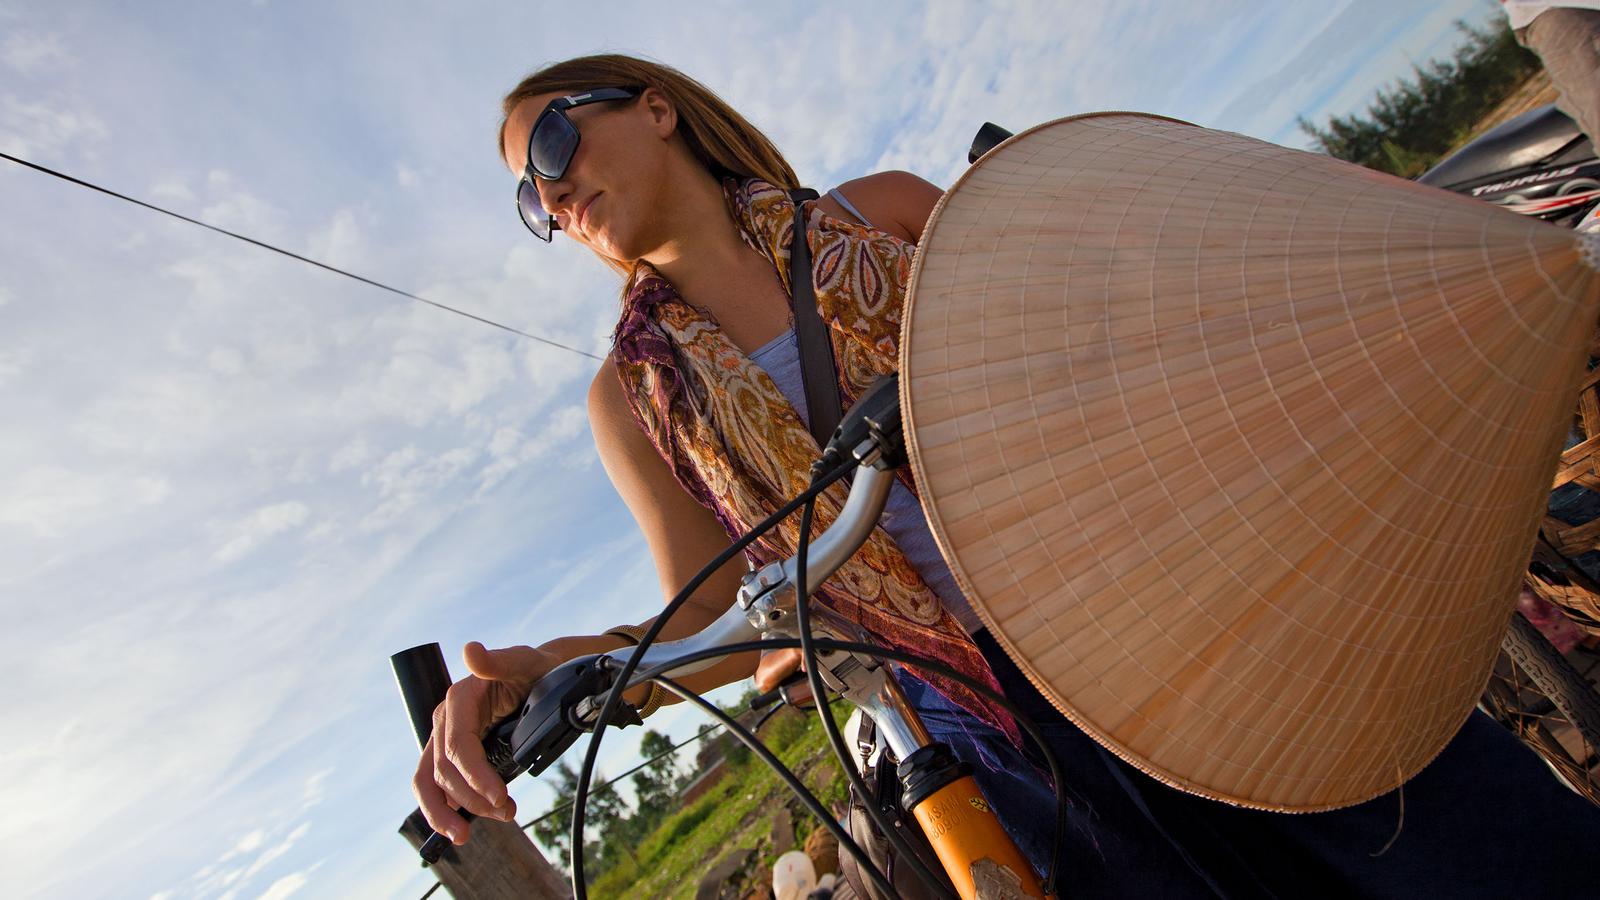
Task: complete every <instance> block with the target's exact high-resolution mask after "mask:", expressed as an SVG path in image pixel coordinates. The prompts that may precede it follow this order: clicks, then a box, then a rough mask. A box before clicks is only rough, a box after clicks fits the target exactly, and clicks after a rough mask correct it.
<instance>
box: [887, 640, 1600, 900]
mask: <svg viewBox="0 0 1600 900" xmlns="http://www.w3.org/2000/svg"><path fill="white" fill-rule="evenodd" d="M975 640H976V641H977V643H978V648H979V649H980V650H981V651H982V652H983V655H984V657H985V658H987V659H988V660H989V664H990V666H991V667H993V669H994V671H995V676H996V677H997V679H998V680H999V682H1000V687H1001V689H1002V690H1003V691H1004V692H1005V693H1006V696H1007V697H1008V698H1010V699H1011V701H1012V702H1013V703H1016V704H1017V705H1018V706H1020V707H1021V708H1022V710H1023V712H1024V714H1025V715H1027V716H1028V718H1029V719H1030V720H1031V721H1033V722H1034V723H1035V724H1036V725H1037V726H1038V727H1039V730H1040V731H1041V732H1043V734H1044V737H1045V740H1046V741H1047V742H1048V743H1049V745H1050V748H1051V750H1052V752H1054V753H1055V755H1056V757H1057V759H1058V760H1059V761H1060V763H1061V766H1062V770H1063V772H1064V773H1065V778H1066V782H1067V783H1066V785H1065V788H1066V790H1067V795H1068V800H1069V808H1068V827H1067V831H1066V834H1065V835H1064V838H1063V846H1062V850H1061V853H1060V855H1059V856H1058V858H1057V859H1058V866H1059V868H1060V872H1061V874H1060V875H1059V876H1058V883H1059V885H1060V889H1059V893H1060V894H1061V895H1062V896H1079V897H1161V898H1166V897H1205V896H1225V897H1303V896H1338V897H1417V896H1427V895H1429V894H1432V895H1435V896H1437V897H1440V898H1443V897H1450V898H1452V900H1453V898H1458V897H1484V898H1490V897H1493V898H1502V897H1517V898H1523V897H1579V896H1594V895H1595V894H1596V885H1597V880H1596V877H1595V876H1594V875H1593V874H1592V869H1591V865H1592V863H1593V860H1594V850H1595V848H1596V847H1600V809H1597V808H1596V807H1594V806H1592V805H1591V804H1589V803H1588V802H1587V801H1585V800H1583V799H1582V798H1580V797H1578V796H1577V795H1576V794H1573V793H1572V792H1571V791H1569V790H1567V789H1566V788H1565V787H1563V786H1562V785H1561V784H1560V783H1559V782H1557V781H1556V780H1555V778H1554V777H1552V776H1551V775H1550V772H1549V770H1548V769H1547V768H1546V767H1545V765H1544V763H1543V762H1542V761H1541V760H1540V759H1539V758H1538V757H1537V756H1536V755H1534V753H1533V752H1532V751H1531V750H1529V749H1528V748H1527V747H1525V746H1523V744H1522V742H1521V741H1519V740H1517V738H1516V737H1515V736H1513V735H1512V734H1511V733H1509V732H1507V731H1506V730H1505V729H1503V728H1501V727H1500V726H1499V725H1497V724H1495V723H1494V722H1493V721H1492V720H1491V719H1489V718H1488V717H1487V716H1484V715H1483V714H1481V713H1477V712H1474V713H1473V714H1472V716H1471V717H1470V718H1469V719H1468V721H1467V723H1466V725H1464V726H1463V727H1462V729H1461V731H1460V732H1459V733H1458V734H1457V735H1456V737H1455V738H1454V739H1453V740H1452V741H1451V742H1450V744H1449V745H1448V746H1447V747H1446V748H1445V750H1444V752H1443V753H1441V754H1440V755H1439V757H1438V758H1437V759H1435V760H1434V761H1433V762H1432V763H1431V764H1429V765H1428V767H1427V768H1425V769H1424V770H1423V771H1422V772H1421V773H1419V774H1418V775H1417V776H1415V777H1414V778H1412V779H1411V780H1410V781H1409V782H1407V783H1406V784H1405V785H1404V786H1403V787H1402V788H1401V789H1400V790H1399V791H1395V792H1391V793H1389V794H1385V795H1383V796H1381V797H1378V798H1376V799H1374V800H1370V801H1368V802H1366V803H1362V804H1359V805H1356V806H1352V807H1348V808H1345V809H1340V810H1335V811H1333V812H1326V813H1311V814H1302V815H1289V814H1283V813H1270V812H1262V811H1260V810H1248V809H1240V808H1237V807H1233V806H1228V805H1227V804H1224V803H1218V802H1215V801H1211V800H1206V799H1203V798H1200V797H1195V796H1193V795H1191V794H1185V793H1183V792H1181V791H1178V790H1175V789H1173V788H1170V787H1167V786H1166V785H1164V784H1162V783H1160V782H1158V781H1156V780H1154V779H1152V778H1150V777H1149V776H1147V775H1145V774H1144V773H1142V772H1140V771H1138V770H1137V769H1135V768H1133V767H1132V766H1129V765H1127V764H1126V763H1123V762H1122V761H1120V760H1118V759H1116V758H1115V757H1114V756H1112V755H1111V754H1110V753H1109V752H1107V751H1106V750H1104V749H1102V748H1101V747H1100V746H1099V745H1098V744H1096V743H1095V742H1094V741H1093V740H1091V739H1090V738H1089V737H1088V736H1087V735H1085V734H1084V733H1083V732H1082V731H1081V730H1079V729H1078V728H1077V726H1075V725H1073V724H1072V723H1071V722H1069V721H1067V719H1066V718H1065V717H1063V716H1062V715H1061V714H1060V713H1059V712H1058V711H1056V709H1055V708H1054V707H1053V706H1051V705H1050V703H1049V701H1047V700H1045V698H1044V697H1043V696H1041V695H1040V694H1039V692H1038V691H1036V690H1035V689H1034V688H1033V686H1032V684H1031V683H1029V682H1028V680H1027V678H1026V677H1025V676H1023V675H1022V673H1021V672H1020V671H1018V670H1017V668H1016V666H1015V665H1014V664H1013V663H1012V662H1011V660H1010V658H1009V657H1007V656H1006V655H1005V652H1004V651H1003V650H1001V649H1000V647H999V645H998V644H997V643H996V642H995V641H994V639H993V638H992V637H990V636H989V635H988V633H987V632H979V633H978V634H977V635H976V636H975ZM899 680H900V683H901V685H902V686H903V687H904V688H905V691H906V695H907V697H908V699H910V701H911V703H912V705H913V706H915V707H916V708H917V710H918V712H919V713H921V715H922V717H923V721H924V723H925V724H926V725H927V727H928V731H929V732H930V733H931V734H932V735H933V736H934V737H935V738H936V739H938V740H941V741H943V742H945V743H947V744H949V745H950V747H951V749H952V750H953V751H954V752H955V754H956V755H957V756H958V757H960V758H961V759H962V760H964V761H966V762H967V763H969V764H970V765H971V766H972V767H973V769H974V772H973V774H974V776H975V777H976V778H977V781H978V784H979V786H980V787H981V788H982V789H983V791H984V793H985V795H986V796H987V797H988V798H989V799H990V800H991V801H992V803H993V805H994V809H995V812H996V815H997V816H999V818H1000V822H1001V824H1002V825H1003V826H1004V827H1005V828H1006V830H1007V831H1008V832H1009V833H1010V834H1011V835H1012V837H1013V839H1015V840H1016V842H1017V845H1018V847H1019V848H1020V849H1021V850H1022V852H1023V853H1024V855H1026V856H1027V857H1028V859H1029V861H1030V862H1032V863H1033V865H1034V867H1035V868H1036V869H1038V870H1039V871H1040V873H1041V874H1042V873H1043V870H1044V863H1045V861H1046V860H1047V859H1048V856H1049V847H1050V841H1051V833H1052V830H1053V825H1054V821H1055V798H1054V794H1053V793H1052V792H1051V790H1050V788H1049V784H1048V777H1047V776H1046V775H1045V774H1044V773H1043V771H1041V769H1040V768H1038V767H1036V766H1035V764H1034V761H1033V760H1032V759H1030V758H1029V757H1030V754H1029V753H1028V752H1026V751H1019V750H1017V749H1016V748H1014V747H1012V746H1011V743H1010V742H1009V741H1008V740H1007V739H1006V738H1005V736H1004V735H1003V734H1002V733H1000V732H999V731H997V730H996V729H994V728H991V727H989V726H987V725H985V724H984V723H983V722H981V721H980V720H978V719H977V718H975V717H974V716H972V715H971V714H969V713H967V712H965V711H964V710H962V709H960V708H959V707H956V706H955V705H954V704H952V703H951V702H950V701H949V700H947V699H945V698H944V697H943V696H942V695H940V694H939V693H938V692H937V691H936V690H934V689H933V688H931V687H929V686H928V685H927V684H925V683H924V682H922V681H920V680H919V679H917V678H915V677H913V676H910V675H907V674H904V673H900V678H899ZM1401 795H1403V806H1404V814H1403V818H1402V815H1401V805H1402V797H1401ZM1397 832H1398V833H1397ZM1391 839H1392V842H1391ZM1386 845H1387V849H1385V848H1386Z"/></svg>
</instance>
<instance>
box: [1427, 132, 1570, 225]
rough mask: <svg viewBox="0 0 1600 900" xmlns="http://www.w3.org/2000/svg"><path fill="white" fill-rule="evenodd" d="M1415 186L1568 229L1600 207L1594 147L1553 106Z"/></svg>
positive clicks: (1474, 146)
mask: <svg viewBox="0 0 1600 900" xmlns="http://www.w3.org/2000/svg"><path fill="white" fill-rule="evenodd" d="M1417 181H1419V182H1421V183H1422V184H1429V185H1433V186H1434V187H1440V188H1444V189H1445V190H1447V191H1454V192H1455V193H1458V194H1466V195H1467V196H1469V197H1476V198H1478V199H1479V200H1483V201H1485V202H1488V203H1494V204H1497V205H1499V206H1503V207H1505V208H1506V209H1508V210H1510V211H1511V212H1514V213H1518V214H1520V215H1524V216H1536V217H1538V218H1540V219H1544V220H1545V221H1547V222H1553V223H1555V224H1558V225H1566V226H1569V227H1574V226H1577V225H1578V224H1579V223H1580V222H1581V221H1583V219H1584V217H1585V215H1586V214H1588V213H1589V212H1591V211H1592V210H1594V209H1595V208H1596V207H1597V206H1600V158H1596V156H1595V148H1594V144H1593V143H1591V142H1590V140H1589V138H1587V137H1585V136H1584V134H1583V132H1582V131H1580V130H1579V129H1578V124H1577V123H1576V122H1574V121H1573V120H1572V118H1571V117H1570V116H1568V115H1567V114H1566V113H1563V112H1562V111H1561V110H1559V109H1557V108H1556V107H1555V105H1554V104H1550V105H1548V106H1541V107H1539V108H1538V109H1532V110H1529V111H1528V112H1525V113H1523V114H1522V115H1520V116H1517V117H1516V118H1514V119H1511V120H1509V121H1506V122H1503V123H1501V124H1500V125H1497V126H1495V127H1494V128H1492V129H1490V130H1489V131H1487V132H1484V133H1483V134H1481V135H1479V136H1478V137H1476V138H1474V139H1473V140H1472V141H1471V142H1469V143H1468V144H1467V145H1466V146H1464V147H1462V148H1461V149H1459V150H1457V151H1456V152H1455V153H1452V154H1450V155H1449V156H1447V157H1445V158H1444V159H1443V160H1441V161H1440V162H1439V163H1438V164H1437V165H1435V166H1434V167H1433V168H1431V169H1429V170H1428V171H1426V172H1424V173H1423V174H1422V175H1420V176H1418V178H1417Z"/></svg>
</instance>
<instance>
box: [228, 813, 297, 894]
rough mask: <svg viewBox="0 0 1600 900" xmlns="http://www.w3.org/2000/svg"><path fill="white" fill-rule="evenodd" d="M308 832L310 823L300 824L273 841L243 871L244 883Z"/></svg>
mask: <svg viewBox="0 0 1600 900" xmlns="http://www.w3.org/2000/svg"><path fill="white" fill-rule="evenodd" d="M310 830H311V823H310V822H302V823H300V824H299V825H298V826H296V828H295V829H294V830H293V831H291V832H289V834H288V835H287V836H285V837H283V838H282V839H280V840H278V841H275V842H274V843H272V844H271V845H269V846H268V847H267V849H265V850H263V851H261V855H260V856H257V857H256V858H255V860H254V861H253V862H251V863H250V867H249V868H247V869H245V870H244V878H245V880H246V881H248V880H250V879H251V878H253V877H254V876H255V874H256V873H257V872H260V871H261V870H262V869H264V868H266V867H267V866H268V865H271V864H272V862H273V861H274V860H276V859H278V858H279V857H281V856H283V855H284V854H285V853H288V852H289V851H290V850H293V849H294V845H295V843H296V842H298V841H299V840H300V839H301V838H303V837H305V836H306V832H308V831H310ZM284 896H288V895H284Z"/></svg>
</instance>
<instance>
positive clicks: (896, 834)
mask: <svg viewBox="0 0 1600 900" xmlns="http://www.w3.org/2000/svg"><path fill="white" fill-rule="evenodd" d="M816 505H817V501H816V498H815V497H812V498H811V499H810V500H807V501H806V503H805V506H803V507H801V510H800V538H799V540H798V541H797V546H796V549H795V579H794V580H795V586H794V591H795V627H796V628H797V629H798V630H799V632H800V658H801V668H803V669H804V670H805V673H806V682H807V683H808V684H809V685H810V686H811V697H812V700H813V702H815V703H816V705H817V716H818V718H820V719H821V720H822V732H823V734H825V735H827V736H828V744H829V746H830V747H832V749H833V755H834V757H835V758H836V759H838V761H839V767H840V769H842V770H843V771H844V773H845V777H846V778H847V779H849V781H850V786H851V789H852V790H854V791H856V792H857V793H858V794H859V796H861V797H862V798H867V797H871V796H872V793H871V791H869V790H868V789H867V783H866V779H864V778H862V777H861V772H860V771H859V770H858V769H857V768H856V763H855V760H854V759H853V758H852V757H851V755H850V750H849V748H848V747H846V746H845V742H844V737H843V736H841V735H840V734H839V725H838V723H837V722H835V721H833V707H832V704H831V703H830V701H829V700H828V692H827V688H826V686H825V685H824V684H823V683H822V670H821V668H820V667H819V666H818V665H817V648H816V644H815V636H814V635H813V634H812V633H811V618H810V614H809V612H808V610H809V609H810V607H811V603H810V599H811V596H810V594H809V593H808V591H807V585H806V550H807V548H808V546H809V544H810V543H811V514H812V512H813V511H814V510H815V508H816ZM884 677H885V678H893V677H894V675H893V674H892V673H890V672H888V671H885V672H884ZM862 807H863V808H864V809H865V810H866V813H867V816H868V817H869V818H870V819H872V824H873V825H875V826H877V828H878V830H879V831H880V832H882V833H883V835H884V837H885V838H887V839H888V840H889V843H890V844H893V845H894V848H895V851H896V852H898V853H899V854H900V855H901V856H902V857H904V858H905V860H906V863H907V864H908V865H910V866H911V869H912V871H914V872H915V873H916V874H917V878H918V879H919V880H920V881H921V882H922V883H923V885H924V886H926V887H927V888H928V890H930V891H932V892H933V895H934V896H936V897H941V898H948V900H956V897H955V894H954V893H953V892H951V891H950V890H949V889H948V888H947V887H946V886H945V884H944V883H943V882H942V881H941V880H940V879H939V877H938V876H937V875H935V874H934V873H933V872H932V870H930V869H929V868H928V866H927V864H926V863H924V862H923V860H922V857H921V856H920V855H919V854H918V853H917V852H916V851H915V850H913V849H912V848H911V845H910V844H908V843H907V842H906V840H905V837H904V836H903V835H902V834H901V833H900V829H899V828H897V827H895V825H894V823H892V822H890V821H889V819H888V817H887V816H886V815H884V812H883V810H882V809H879V808H878V804H877V803H871V802H869V803H863V804H862ZM892 893H893V892H892V891H891V895H892Z"/></svg>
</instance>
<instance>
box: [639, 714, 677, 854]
mask: <svg viewBox="0 0 1600 900" xmlns="http://www.w3.org/2000/svg"><path fill="white" fill-rule="evenodd" d="M671 750H672V738H669V737H667V736H666V735H664V734H662V733H661V732H659V731H646V732H645V733H644V737H642V738H640V739H639V755H641V756H643V757H644V758H645V759H653V758H655V757H658V756H659V757H661V758H660V759H656V760H655V762H652V763H650V764H649V765H647V766H645V767H644V768H643V769H640V770H639V771H638V772H637V773H635V774H634V776H633V795H634V802H635V804H636V811H635V813H634V818H635V819H638V820H639V822H638V828H639V830H640V832H641V833H642V834H649V833H650V832H651V831H653V830H654V829H655V827H656V826H657V825H659V824H660V823H661V820H662V819H665V818H666V817H667V814H668V813H670V812H672V810H673V808H674V807H675V806H676V805H677V799H678V798H677V794H678V786H679V783H680V778H679V777H678V766H677V762H678V760H677V756H676V754H669V755H663V754H668V752H669V751H671Z"/></svg>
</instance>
